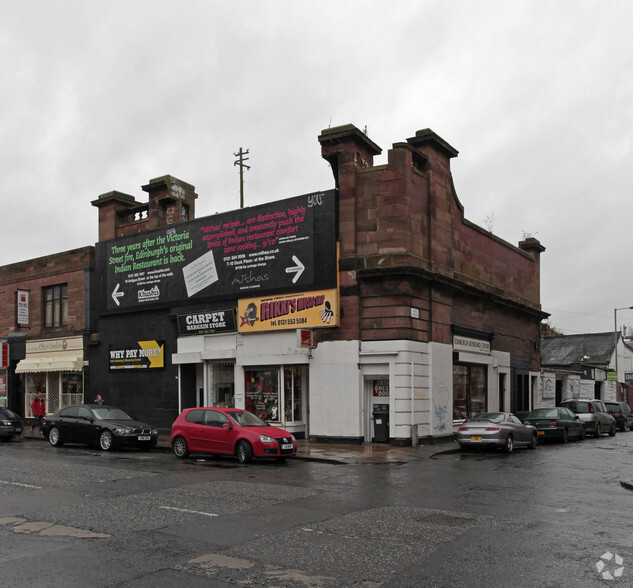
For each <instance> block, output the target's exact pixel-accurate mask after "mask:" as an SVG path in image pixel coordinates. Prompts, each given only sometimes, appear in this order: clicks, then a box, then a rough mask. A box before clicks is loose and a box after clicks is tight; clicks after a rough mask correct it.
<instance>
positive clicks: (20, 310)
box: [16, 290, 29, 325]
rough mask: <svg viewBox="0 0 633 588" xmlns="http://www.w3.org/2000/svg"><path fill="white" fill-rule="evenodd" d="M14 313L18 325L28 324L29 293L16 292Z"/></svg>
mask: <svg viewBox="0 0 633 588" xmlns="http://www.w3.org/2000/svg"><path fill="white" fill-rule="evenodd" d="M16 312H17V318H16V320H17V323H18V325H28V324H29V292H28V290H18V291H17V292H16Z"/></svg>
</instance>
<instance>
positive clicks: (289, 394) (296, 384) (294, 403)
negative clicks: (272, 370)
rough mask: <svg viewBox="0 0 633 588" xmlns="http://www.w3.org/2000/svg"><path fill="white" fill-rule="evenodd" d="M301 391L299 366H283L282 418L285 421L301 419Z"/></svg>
mask: <svg viewBox="0 0 633 588" xmlns="http://www.w3.org/2000/svg"><path fill="white" fill-rule="evenodd" d="M301 392H302V391H301V367H286V368H284V418H285V420H286V422H296V421H302V420H303V407H302V404H301V398H302V394H301Z"/></svg>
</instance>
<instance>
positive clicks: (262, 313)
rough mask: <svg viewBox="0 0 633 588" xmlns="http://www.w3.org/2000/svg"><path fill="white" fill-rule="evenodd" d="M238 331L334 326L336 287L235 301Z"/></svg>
mask: <svg viewBox="0 0 633 588" xmlns="http://www.w3.org/2000/svg"><path fill="white" fill-rule="evenodd" d="M238 316H239V326H238V330H239V332H240V333H252V332H255V331H275V330H280V329H298V328H306V329H311V328H316V327H337V326H338V324H339V312H338V297H337V290H336V288H332V289H328V290H319V291H315V292H304V293H301V294H285V295H281V296H269V297H265V298H249V299H244V300H240V301H239V306H238Z"/></svg>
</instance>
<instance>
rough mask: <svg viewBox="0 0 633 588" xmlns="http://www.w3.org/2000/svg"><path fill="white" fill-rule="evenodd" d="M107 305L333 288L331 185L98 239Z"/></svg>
mask: <svg viewBox="0 0 633 588" xmlns="http://www.w3.org/2000/svg"><path fill="white" fill-rule="evenodd" d="M96 266H97V271H99V272H101V273H102V274H104V277H105V284H106V287H105V289H104V293H105V296H106V301H105V302H106V306H107V308H108V309H109V310H128V309H130V308H138V307H141V306H148V305H155V304H173V303H176V302H180V303H183V302H192V301H196V300H200V299H206V300H210V299H221V298H239V297H240V296H262V295H266V294H270V293H272V292H281V291H288V290H291V289H294V290H311V289H318V288H333V287H335V286H336V281H337V264H336V192H335V190H329V191H326V192H316V193H312V194H306V195H304V196H296V197H294V198H289V199H287V200H278V201H276V202H271V203H267V204H262V205H259V206H253V207H250V208H241V209H238V210H235V211H231V212H227V213H222V214H218V215H214V216H209V217H204V218H200V219H195V220H191V221H185V222H181V223H177V224H175V225H167V226H164V227H161V228H159V229H154V230H150V231H144V232H143V233H138V234H134V235H126V236H123V237H118V238H116V239H112V240H110V241H103V242H101V243H97V245H96Z"/></svg>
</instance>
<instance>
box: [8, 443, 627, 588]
mask: <svg viewBox="0 0 633 588" xmlns="http://www.w3.org/2000/svg"><path fill="white" fill-rule="evenodd" d="M632 466H633V433H628V432H627V433H618V434H617V435H616V437H614V438H611V437H602V438H600V439H591V438H589V439H587V440H586V441H583V442H573V443H569V444H568V445H547V446H539V447H538V448H537V449H536V450H535V451H529V450H524V449H520V450H516V451H515V452H514V453H513V454H512V455H509V456H507V455H504V454H501V453H469V454H444V455H438V456H436V457H435V458H433V459H428V460H424V461H412V462H410V463H405V464H388V463H385V464H380V465H377V464H373V465H361V464H355V465H333V464H327V463H314V462H307V461H298V460H297V461H289V462H288V463H286V464H278V463H254V464H251V465H247V466H241V465H239V464H238V463H237V462H236V461H235V460H232V459H211V458H209V459H196V458H195V457H194V458H190V459H187V460H185V461H179V460H177V459H176V458H175V457H174V456H173V455H171V454H169V453H165V452H149V453H145V452H138V451H134V450H129V451H121V452H116V453H101V452H98V451H95V450H91V449H87V448H79V447H68V446H65V447H63V448H59V449H55V448H52V447H50V446H49V445H48V444H47V443H44V442H42V441H33V440H24V441H15V440H14V441H11V442H8V443H7V442H5V443H0V583H1V584H2V585H4V586H12V587H21V586H29V587H30V586H38V587H42V586H64V587H73V586H81V587H85V586H92V587H101V586H119V587H130V588H132V587H134V588H143V587H150V586H151V587H162V586H170V587H173V586H187V587H194V588H195V587H197V586H205V587H216V586H217V587H221V586H270V587H272V586H280V587H282V586H293V587H294V586H297V587H304V586H309V587H319V588H320V587H324V588H329V587H334V586H336V587H339V586H361V587H367V588H375V587H379V586H411V587H420V586H451V587H453V586H460V587H461V586H464V587H475V588H477V587H479V586H482V587H483V586H487V587H491V586H493V587H494V586H499V587H501V586H503V587H508V586H545V587H547V586H551V587H554V586H556V587H565V586H570V587H571V586H573V587H575V588H576V587H578V586H581V587H584V586H605V585H610V586H630V585H633V531H632V528H633V525H632V524H631V521H630V515H629V513H630V512H631V507H632V505H633V492H632V491H631V490H629V489H627V488H626V487H624V486H623V485H622V484H621V482H631V481H633V467H632ZM609 554H610V555H609ZM603 574H604V576H603ZM609 576H610V577H611V578H612V579H609Z"/></svg>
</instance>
